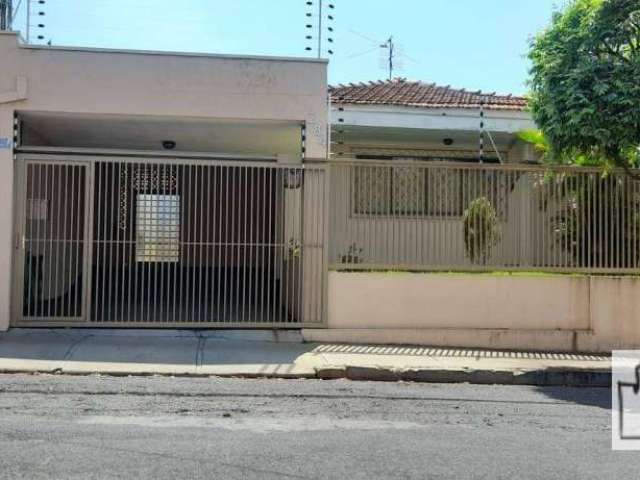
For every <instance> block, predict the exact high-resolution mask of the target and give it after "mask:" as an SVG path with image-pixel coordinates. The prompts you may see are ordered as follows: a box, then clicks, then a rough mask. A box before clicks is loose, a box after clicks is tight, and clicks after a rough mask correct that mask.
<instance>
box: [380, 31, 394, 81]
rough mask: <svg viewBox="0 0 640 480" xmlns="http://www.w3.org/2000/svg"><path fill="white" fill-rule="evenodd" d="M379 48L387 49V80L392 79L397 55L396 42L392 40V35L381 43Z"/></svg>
mask: <svg viewBox="0 0 640 480" xmlns="http://www.w3.org/2000/svg"><path fill="white" fill-rule="evenodd" d="M380 48H384V49H386V50H387V53H388V55H385V59H386V61H387V67H388V68H389V80H393V69H394V67H395V61H396V56H397V50H396V44H395V42H394V41H393V35H392V36H390V37H389V38H388V39H387V41H386V42H384V43H383V44H381V45H380Z"/></svg>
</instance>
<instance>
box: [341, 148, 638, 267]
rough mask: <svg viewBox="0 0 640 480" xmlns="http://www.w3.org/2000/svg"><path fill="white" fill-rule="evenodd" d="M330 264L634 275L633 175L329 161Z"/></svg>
mask: <svg viewBox="0 0 640 480" xmlns="http://www.w3.org/2000/svg"><path fill="white" fill-rule="evenodd" d="M330 168H331V206H330V212H331V220H330V229H331V230H330V231H331V236H330V238H331V241H330V264H331V268H333V269H346V270H357V269H398V270H444V271H472V270H484V271H490V270H507V271H517V270H533V271H551V272H593V273H608V272H610V273H634V274H636V273H640V182H638V181H636V180H634V179H632V178H631V177H630V176H629V175H628V174H626V173H625V172H622V171H615V172H611V173H609V174H608V175H603V172H602V170H600V169H595V168H583V167H543V166H528V165H496V164H482V165H480V164H451V163H447V164H445V163H442V162H400V161H378V160H357V161H335V162H332V164H331V167H330Z"/></svg>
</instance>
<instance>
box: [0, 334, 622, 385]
mask: <svg viewBox="0 0 640 480" xmlns="http://www.w3.org/2000/svg"><path fill="white" fill-rule="evenodd" d="M14 372H23V373H24V372H32V373H37V372H41V373H65V374H91V373H101V374H106V375H154V374H158V375H192V376H237V377H271V378H322V379H333V378H349V379H353V380H384V381H397V380H406V381H422V382H469V383H500V384H520V385H525V384H526V385H574V386H575V385H584V386H610V381H611V361H610V358H609V357H607V356H600V355H580V354H563V353H528V352H508V351H487V350H472V349H451V348H430V347H398V346H373V345H338V344H311V343H303V342H302V337H301V335H300V333H299V332H298V331H294V330H291V331H224V330H216V331H192V330H86V329H13V330H10V331H8V332H5V333H2V334H0V373H14Z"/></svg>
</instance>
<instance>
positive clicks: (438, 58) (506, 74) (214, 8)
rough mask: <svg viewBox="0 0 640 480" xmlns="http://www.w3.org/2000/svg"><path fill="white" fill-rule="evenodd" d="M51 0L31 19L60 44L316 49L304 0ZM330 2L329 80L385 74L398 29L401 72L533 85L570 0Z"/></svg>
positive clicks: (493, 86) (512, 87) (489, 84)
mask: <svg viewBox="0 0 640 480" xmlns="http://www.w3.org/2000/svg"><path fill="white" fill-rule="evenodd" d="M18 1H20V0H14V2H16V3H17V2H18ZM27 1H28V0H22V6H21V15H19V17H18V19H17V21H16V26H17V27H18V29H21V30H24V26H23V25H24V13H25V11H26V9H25V3H26V2H27ZM45 1H46V4H45V5H44V6H41V5H38V4H37V0H32V4H33V7H32V11H33V12H38V11H40V10H43V11H44V13H45V16H44V17H41V16H37V15H33V18H34V22H36V23H37V22H40V21H43V22H44V23H45V25H46V27H45V29H44V31H43V32H42V34H43V35H45V37H46V39H45V40H49V39H51V41H52V42H53V44H54V45H80V46H95V47H113V48H133V49H152V50H173V51H197V52H209V53H239V54H255V55H261V54H265V55H284V56H301V55H311V54H309V53H308V52H305V46H306V45H307V43H306V40H305V38H304V37H305V35H306V30H305V23H306V22H307V19H306V17H305V13H306V12H307V11H308V10H307V6H306V5H305V4H306V0H179V1H175V0H45ZM314 1H317V0H314ZM327 1H331V2H333V3H335V4H336V10H335V14H334V15H335V21H334V29H335V32H334V37H335V43H334V49H335V52H336V53H335V55H334V56H333V57H332V60H331V65H330V73H329V76H330V82H331V83H347V82H357V81H368V80H377V79H383V78H386V76H387V75H388V73H387V72H386V71H385V70H383V69H382V68H381V65H380V64H381V49H379V48H377V45H378V44H379V43H382V42H383V41H384V40H385V39H386V38H388V37H389V36H390V35H393V36H394V38H395V40H396V42H397V44H398V45H399V47H400V51H401V53H402V55H401V57H400V63H401V69H400V70H399V71H397V72H396V75H397V76H402V77H407V78H410V79H416V80H418V79H419V80H424V81H429V82H437V83H439V84H444V85H449V84H450V85H452V86H454V87H465V88H468V89H483V90H486V91H498V92H502V93H516V94H518V93H524V92H525V91H526V84H525V82H526V78H527V69H528V63H527V60H526V58H525V54H526V51H527V47H528V41H529V38H530V37H531V36H532V35H533V34H535V32H537V31H538V30H540V29H541V28H544V26H546V25H547V24H548V22H549V20H550V17H551V13H552V12H553V10H554V8H556V7H557V6H558V5H562V4H563V3H564V1H565V0H327ZM36 30H37V29H34V30H33V34H32V39H33V38H34V37H35V35H37V33H38V32H37V31H36ZM365 52H366V53H365Z"/></svg>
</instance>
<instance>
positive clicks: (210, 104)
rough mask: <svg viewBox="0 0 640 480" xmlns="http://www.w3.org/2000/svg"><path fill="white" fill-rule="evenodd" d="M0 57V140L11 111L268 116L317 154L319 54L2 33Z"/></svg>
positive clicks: (7, 210)
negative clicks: (96, 45) (212, 50)
mask: <svg viewBox="0 0 640 480" xmlns="http://www.w3.org/2000/svg"><path fill="white" fill-rule="evenodd" d="M0 59H2V68H1V69H0V138H6V139H13V129H14V125H13V123H14V120H13V118H14V112H16V111H34V112H65V113H80V114H100V115H110V114H112V115H120V116H123V115H137V116H140V115H146V116H162V117H185V118H186V117H189V118H202V119H229V120H275V121H287V122H299V123H301V124H305V125H306V127H307V135H306V142H305V147H306V158H308V159H318V160H323V159H326V155H327V139H328V133H327V122H328V114H327V108H328V106H327V100H326V99H327V63H326V62H325V61H320V60H310V59H285V58H266V57H234V56H223V55H201V54H167V53H157V52H156V53H154V52H123V51H112V50H95V49H80V48H63V47H43V46H24V45H20V44H19V41H18V36H17V35H16V34H15V33H6V32H2V33H0ZM269 153H271V152H269ZM13 155H14V152H13V150H12V149H11V148H4V149H0V202H1V203H0V205H2V207H0V224H1V225H3V228H2V229H0V272H2V273H0V331H1V330H4V329H6V328H8V326H9V320H10V295H11V293H10V292H11V281H12V276H11V263H12V256H13V252H14V248H15V241H14V240H15V239H14V238H13V232H12V225H13V221H12V220H13V201H14V189H13V178H14V158H13ZM291 160H292V161H297V162H299V161H300V160H299V159H291Z"/></svg>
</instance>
